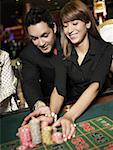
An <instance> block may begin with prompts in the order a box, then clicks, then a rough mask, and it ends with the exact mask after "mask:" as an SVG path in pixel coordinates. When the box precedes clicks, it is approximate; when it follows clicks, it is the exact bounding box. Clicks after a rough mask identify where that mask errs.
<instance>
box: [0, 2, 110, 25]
mask: <svg viewBox="0 0 113 150" xmlns="http://www.w3.org/2000/svg"><path fill="white" fill-rule="evenodd" d="M68 1H69V0H0V10H1V15H0V21H1V23H0V24H2V25H3V26H4V27H8V26H14V25H18V24H19V23H21V19H22V17H23V16H24V13H25V4H26V3H31V4H32V5H35V6H36V5H38V6H39V5H41V6H43V7H47V8H48V9H49V10H50V11H51V12H55V11H59V10H60V9H61V8H62V7H63V6H64V4H65V3H66V2H68ZM83 1H84V2H85V3H86V4H88V5H89V7H90V8H91V9H92V7H93V0H83ZM106 6H107V13H108V15H107V18H108V19H109V18H113V0H106ZM19 21H20V22H19Z"/></svg>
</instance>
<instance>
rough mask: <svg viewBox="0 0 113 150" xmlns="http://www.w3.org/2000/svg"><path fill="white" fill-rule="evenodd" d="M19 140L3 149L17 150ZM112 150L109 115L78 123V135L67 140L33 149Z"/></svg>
mask: <svg viewBox="0 0 113 150" xmlns="http://www.w3.org/2000/svg"><path fill="white" fill-rule="evenodd" d="M19 145H20V143H19V140H15V141H11V142H8V143H5V144H2V145H1V149H2V150H15V149H16V147H18V146H19ZM101 149H102V150H112V149H113V120H111V119H110V118H108V117H107V116H100V117H96V118H93V119H90V120H87V121H83V122H80V123H77V127H76V136H75V137H74V138H72V139H71V140H68V141H67V142H64V143H62V144H57V145H56V144H54V145H49V146H46V145H40V147H38V148H35V149H33V150H101Z"/></svg>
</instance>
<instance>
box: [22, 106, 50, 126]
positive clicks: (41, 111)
mask: <svg viewBox="0 0 113 150" xmlns="http://www.w3.org/2000/svg"><path fill="white" fill-rule="evenodd" d="M45 114H47V115H50V114H51V112H50V109H49V107H48V106H45V107H40V108H39V109H38V110H36V111H34V112H32V113H30V114H29V115H28V116H27V117H25V119H24V121H23V123H22V126H24V125H25V124H27V123H28V122H29V120H30V119H31V118H32V117H38V116H40V115H45Z"/></svg>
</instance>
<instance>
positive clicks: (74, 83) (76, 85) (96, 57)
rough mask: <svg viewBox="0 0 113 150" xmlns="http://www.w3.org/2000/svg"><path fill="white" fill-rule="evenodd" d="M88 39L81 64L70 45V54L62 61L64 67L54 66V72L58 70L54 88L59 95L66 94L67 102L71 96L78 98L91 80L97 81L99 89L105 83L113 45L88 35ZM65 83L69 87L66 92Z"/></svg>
mask: <svg viewBox="0 0 113 150" xmlns="http://www.w3.org/2000/svg"><path fill="white" fill-rule="evenodd" d="M89 40H90V47H89V50H88V52H87V54H86V56H85V58H84V60H83V62H82V64H81V65H79V64H78V62H77V59H78V55H77V53H76V50H75V49H74V47H72V53H71V56H70V57H68V58H67V59H66V60H64V61H63V62H64V64H65V66H66V67H64V66H61V65H60V67H59V66H58V67H57V68H56V73H57V72H58V73H57V75H56V77H57V79H56V88H57V90H58V93H59V94H60V95H62V96H64V97H65V96H66V95H67V96H68V98H67V99H68V100H67V102H66V103H69V102H68V101H69V100H70V101H71V99H72V100H73V98H76V99H78V98H79V96H80V95H81V94H82V93H83V92H84V91H85V89H86V88H87V87H88V86H89V84H91V83H93V82H99V86H100V90H101V89H102V87H103V85H104V84H105V80H106V78H107V75H108V73H109V70H110V65H111V53H113V46H112V45H111V44H109V43H105V42H104V41H102V40H101V41H99V40H96V39H94V38H93V37H90V38H89ZM66 79H67V83H66ZM61 83H62V84H61ZM66 85H68V86H67V87H69V88H68V89H67V91H68V92H67V93H66Z"/></svg>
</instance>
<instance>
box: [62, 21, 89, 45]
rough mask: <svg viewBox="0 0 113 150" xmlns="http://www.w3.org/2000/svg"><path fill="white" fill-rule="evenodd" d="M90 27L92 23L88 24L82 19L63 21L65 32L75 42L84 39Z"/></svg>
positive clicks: (77, 42) (78, 42)
mask: <svg viewBox="0 0 113 150" xmlns="http://www.w3.org/2000/svg"><path fill="white" fill-rule="evenodd" d="M89 27H90V23H87V24H86V23H85V22H83V21H81V20H74V21H69V22H66V23H63V30H64V34H65V35H66V37H67V38H68V39H69V40H70V41H71V42H72V43H73V44H80V43H81V42H83V41H84V39H85V37H86V35H87V29H88V28H89Z"/></svg>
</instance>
